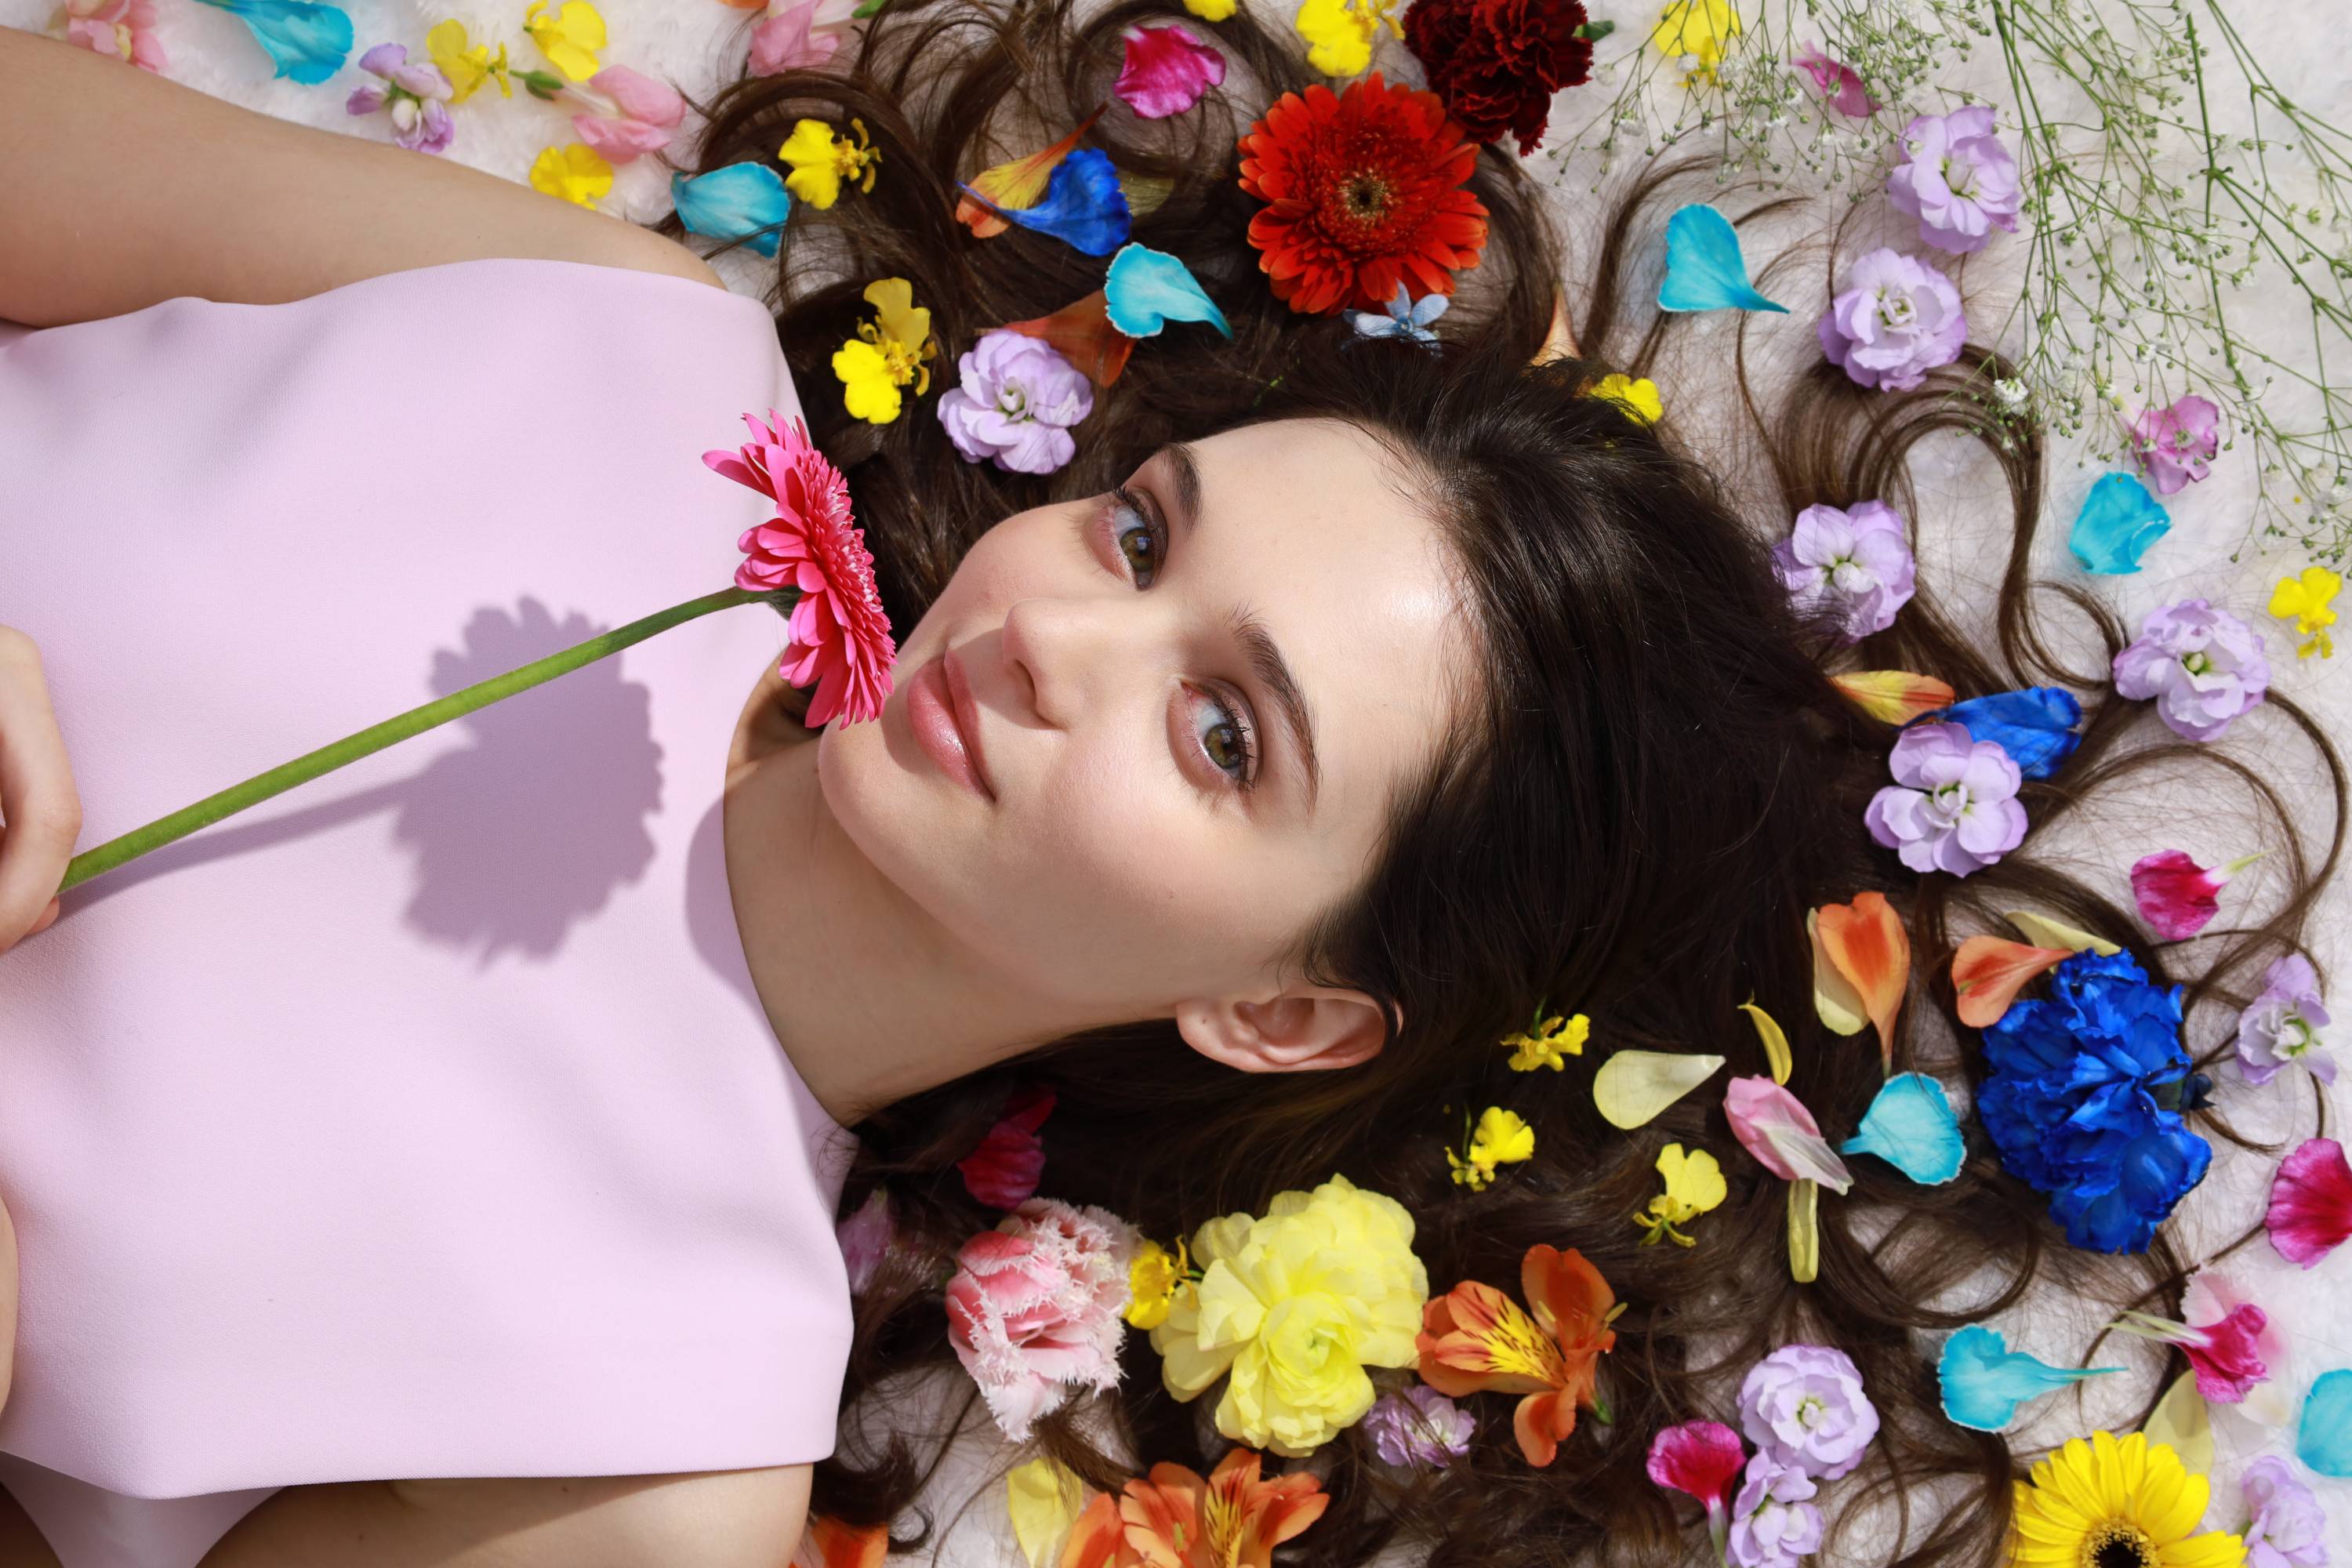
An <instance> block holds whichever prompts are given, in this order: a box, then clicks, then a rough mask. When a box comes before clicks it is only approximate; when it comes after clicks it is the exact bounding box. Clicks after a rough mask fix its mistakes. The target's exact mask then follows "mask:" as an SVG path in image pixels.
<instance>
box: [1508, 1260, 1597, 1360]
mask: <svg viewBox="0 0 2352 1568" xmlns="http://www.w3.org/2000/svg"><path fill="white" fill-rule="evenodd" d="M1519 1289H1521V1290H1522V1291H1524V1292H1526V1294H1527V1298H1528V1306H1529V1307H1531V1308H1533V1309H1534V1310H1535V1319H1536V1321H1537V1322H1538V1323H1541V1324H1542V1325H1543V1327H1544V1331H1545V1332H1546V1333H1549V1334H1550V1335H1551V1336H1552V1337H1553V1338H1554V1339H1557V1340H1558V1341H1559V1342H1560V1343H1561V1344H1562V1345H1571V1344H1578V1343H1580V1342H1583V1341H1585V1340H1588V1339H1590V1338H1591V1337H1592V1336H1593V1335H1595V1334H1597V1333H1599V1332H1600V1331H1601V1328H1602V1325H1603V1324H1605V1323H1606V1322H1607V1321H1609V1310H1610V1309H1611V1308H1612V1307H1614V1306H1615V1305H1616V1304H1617V1295H1616V1292H1615V1291H1613V1290H1612V1289H1609V1281H1608V1280H1606V1279H1602V1278H1601V1270H1600V1269H1598V1268H1594V1267H1593V1266H1592V1263H1591V1259H1589V1258H1586V1257H1585V1256H1584V1254H1582V1253H1581V1252H1579V1251H1578V1250H1577V1249H1576V1248H1574V1247H1570V1248H1569V1249H1568V1250H1567V1251H1565V1252H1562V1251H1560V1250H1559V1248H1558V1247H1546V1246H1542V1245H1540V1244H1538V1245H1537V1246H1534V1247H1528V1255H1527V1257H1525V1258H1522V1259H1520V1261H1519Z"/></svg>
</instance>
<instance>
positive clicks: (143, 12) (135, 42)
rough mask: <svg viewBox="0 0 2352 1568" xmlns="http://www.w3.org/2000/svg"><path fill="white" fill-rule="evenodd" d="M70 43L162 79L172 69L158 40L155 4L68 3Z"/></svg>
mask: <svg viewBox="0 0 2352 1568" xmlns="http://www.w3.org/2000/svg"><path fill="white" fill-rule="evenodd" d="M64 16H65V24H66V42H67V43H68V44H72V45H75V46H77V47H80V48H85V49H88V50H89V51H91V52H92V53H93V54H100V55H106V56H108V57H110V58H114V59H119V60H129V61H130V62H131V64H132V65H134V66H137V67H138V68H140V69H141V70H143V71H152V72H154V73H155V74H156V75H157V76H162V75H163V72H164V70H165V69H166V68H169V66H170V65H171V63H172V61H171V58H170V57H169V56H168V55H166V54H164V52H163V39H161V38H159V37H156V36H155V0H66V6H65V12H64Z"/></svg>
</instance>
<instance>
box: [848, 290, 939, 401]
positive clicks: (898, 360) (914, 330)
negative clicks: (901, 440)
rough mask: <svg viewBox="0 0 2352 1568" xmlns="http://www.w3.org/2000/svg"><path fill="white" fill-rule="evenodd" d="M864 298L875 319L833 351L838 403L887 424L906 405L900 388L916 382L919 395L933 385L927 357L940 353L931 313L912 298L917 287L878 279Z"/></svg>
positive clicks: (916, 390)
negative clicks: (933, 335)
mask: <svg viewBox="0 0 2352 1568" xmlns="http://www.w3.org/2000/svg"><path fill="white" fill-rule="evenodd" d="M866 303H867V304H869V305H871V306H873V307H874V308H875V312H876V319H875V320H874V321H868V322H866V324H865V325H863V326H861V327H859V328H858V329H857V336H856V337H854V338H852V339H850V340H849V341H848V342H845V343H844V344H842V345H841V347H840V348H839V349H837V350H835V353H834V356H833V374H835V375H836V376H839V377H840V378H841V387H842V402H843V404H844V405H845V407H847V408H848V410H849V412H850V415H851V416H852V417H854V418H857V419H863V420H865V421H866V423H867V424H869V425H887V424H889V423H890V421H892V420H893V419H896V418H897V417H898V412H899V409H900V408H901V407H902V406H903V400H902V399H901V398H900V397H899V395H898V389H899V388H900V387H902V386H904V385H906V384H908V382H913V383H914V384H915V394H916V395H917V396H920V395H922V394H924V393H926V392H929V390H930V389H931V368H930V365H929V360H930V359H931V357H932V356H933V355H935V354H937V353H939V352H940V345H939V344H937V343H935V342H932V341H931V313H930V311H929V310H925V309H922V308H919V307H918V306H917V305H916V303H915V286H914V285H913V284H911V283H909V282H908V281H907V280H906V279H904V278H878V279H875V280H874V281H873V282H871V283H868V284H867V285H866Z"/></svg>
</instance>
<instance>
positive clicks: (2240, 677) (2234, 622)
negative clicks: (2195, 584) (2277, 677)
mask: <svg viewBox="0 0 2352 1568" xmlns="http://www.w3.org/2000/svg"><path fill="white" fill-rule="evenodd" d="M2115 677H2116V691H2117V692H2118V693H2119V694H2121V695H2122V696H2125V697H2127V698H2129V699H2131V700H2133V701H2135V702H2137V701H2142V700H2146V699H2147V698H2150V697H2153V698H2155V699H2156V711H2157V715H2158V717H2159V718H2161V719H2162V720H2163V721H2164V722H2165V724H2166V725H2167V727H2168V728H2169V729H2170V730H2171V731H2172V732H2173V733H2174V734H2176V735H2179V736H2180V737H2181V738H2182V739H2183V740H2188V741H2210V740H2213V739H2215V738H2217V737H2218V736H2219V735H2220V734H2221V731H2224V730H2226V729H2228V728H2229V727H2230V721H2231V720H2232V719H2235V718H2236V717H2237V716H2238V715H2239V714H2241V713H2243V712H2245V711H2246V710H2248V709H2250V708H2252V707H2253V706H2254V705H2255V704H2256V703H2258V702H2260V701H2261V700H2263V692H2265V691H2267V690H2269V689H2270V684H2271V666H2270V660H2268V659H2267V658H2263V636H2262V634H2261V633H2260V632H2258V631H2256V630H2254V628H2253V627H2252V626H2248V625H2246V623H2245V622H2243V621H2242V620H2240V619H2239V618H2238V617H2237V616H2233V615H2231V613H2230V612H2229V611H2227V610H2217V609H2215V608H2214V607H2213V606H2212V605H2210V604H2208V603H2206V602H2205V601H2204V600H2203V599H2183V600H2181V601H2180V602H2179V603H2178V604H2173V605H2165V606H2163V607H2162V608H2161V609H2157V610H2151V611H2150V612H2149V613H2148V616H2147V619H2146V620H2144V621H2142V622H2141V623H2140V627H2139V640H2138V641H2137V642H2135V643H2133V644H2132V645H2131V646H2130V647H2126V648H2125V649H2124V650H2123V652H2121V653H2119V654H2117V655H2116V662H2115Z"/></svg>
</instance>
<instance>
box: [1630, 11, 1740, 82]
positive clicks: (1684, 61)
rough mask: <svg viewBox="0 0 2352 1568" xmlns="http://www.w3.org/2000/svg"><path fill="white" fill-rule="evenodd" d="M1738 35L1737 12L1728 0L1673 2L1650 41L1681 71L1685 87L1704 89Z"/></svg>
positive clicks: (1659, 19) (1660, 14) (1664, 12)
mask: <svg viewBox="0 0 2352 1568" xmlns="http://www.w3.org/2000/svg"><path fill="white" fill-rule="evenodd" d="M1738 36H1739V13H1738V11H1737V10H1736V9H1734V8H1733V6H1732V5H1731V0H1675V3H1674V4H1673V5H1669V6H1667V7H1666V8H1665V9H1664V11H1662V12H1660V13H1659V14H1658V26H1657V28H1656V30H1655V31H1654V32H1652V33H1651V35H1650V42H1651V43H1653V44H1654V45H1656V46H1657V47H1658V50H1659V52H1660V53H1662V54H1666V55H1672V56H1674V57H1675V58H1677V59H1678V60H1679V61H1680V63H1681V65H1682V68H1683V85H1684V86H1685V87H1695V88H1696V87H1707V86H1711V85H1712V84H1713V83H1714V81H1715V68H1716V67H1717V66H1719V65H1721V64H1722V63H1723V49H1724V45H1725V44H1726V43H1727V42H1729V41H1730V40H1731V39H1733V38H1736V37H1738Z"/></svg>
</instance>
